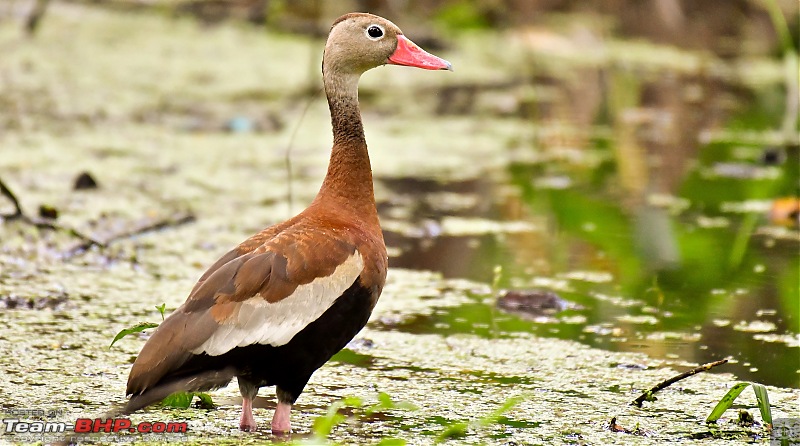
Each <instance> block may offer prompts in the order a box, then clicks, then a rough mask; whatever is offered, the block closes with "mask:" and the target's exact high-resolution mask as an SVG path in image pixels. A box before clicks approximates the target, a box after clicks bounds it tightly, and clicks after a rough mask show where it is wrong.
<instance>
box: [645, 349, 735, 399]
mask: <svg viewBox="0 0 800 446" xmlns="http://www.w3.org/2000/svg"><path fill="white" fill-rule="evenodd" d="M726 362H728V360H727V359H722V360H719V361H714V362H709V363H708V364H703V365H701V366H700V367H695V368H693V369H691V370H687V371H685V372H683V373H681V374H679V375H675V376H673V377H672V378H670V379H667V380H664V381H661V382H660V383H658V384H656V385H655V387H653V388H652V389H650V390H648V391H646V392H644V393H643V394H641V395H639V397H638V398H636V399H635V400H633V401H632V402H631V406H636V407H642V403H643V402H645V401H650V400H651V399H652V398H653V394H654V393H656V392H658V391H659V390H663V389H666V388H667V387H669V386H670V385H672V384H674V383H676V382H678V381H680V380H682V379H684V378H688V377H690V376H692V375H696V374H698V373H700V372H707V371H709V370H711V369H712V368H714V367H716V366H718V365H722V364H725V363H726Z"/></svg>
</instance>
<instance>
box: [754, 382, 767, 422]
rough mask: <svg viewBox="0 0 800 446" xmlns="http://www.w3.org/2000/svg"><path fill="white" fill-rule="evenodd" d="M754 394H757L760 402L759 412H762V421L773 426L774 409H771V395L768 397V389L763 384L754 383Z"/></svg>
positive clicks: (757, 399)
mask: <svg viewBox="0 0 800 446" xmlns="http://www.w3.org/2000/svg"><path fill="white" fill-rule="evenodd" d="M753 392H755V393H756V401H758V410H760V411H761V419H762V420H764V423H766V424H769V425H771V424H772V409H771V408H770V407H769V395H767V388H766V387H764V386H763V385H761V384H757V383H753Z"/></svg>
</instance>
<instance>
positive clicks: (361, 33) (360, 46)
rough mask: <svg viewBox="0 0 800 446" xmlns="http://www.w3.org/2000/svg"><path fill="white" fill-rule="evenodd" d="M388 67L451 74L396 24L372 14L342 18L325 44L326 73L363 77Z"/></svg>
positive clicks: (447, 66) (443, 64) (447, 68)
mask: <svg viewBox="0 0 800 446" xmlns="http://www.w3.org/2000/svg"><path fill="white" fill-rule="evenodd" d="M385 64H394V65H405V66H411V67H418V68H424V69H426V70H451V71H452V69H453V68H452V65H450V62H448V61H446V60H444V59H441V58H439V57H436V56H434V55H433V54H430V53H428V52H426V51H425V50H423V49H422V48H420V47H419V46H417V45H416V44H415V43H414V42H412V41H411V40H409V39H408V38H407V37H405V36H404V35H403V32H402V31H401V30H400V28H398V27H397V25H395V24H394V23H392V22H390V21H388V20H386V19H384V18H383V17H378V16H376V15H372V14H366V13H351V14H346V15H343V16H341V17H339V18H338V19H337V20H336V21H335V22H334V23H333V26H332V27H331V32H330V34H329V35H328V42H327V43H326V44H325V55H324V58H323V64H322V66H323V68H322V69H323V72H329V71H336V72H339V73H342V74H359V75H360V74H361V73H363V72H365V71H367V70H369V69H371V68H375V67H378V66H380V65H385Z"/></svg>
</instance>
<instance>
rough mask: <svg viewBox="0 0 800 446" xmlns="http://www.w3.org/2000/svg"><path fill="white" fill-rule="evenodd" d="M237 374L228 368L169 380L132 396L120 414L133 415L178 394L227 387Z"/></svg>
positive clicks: (231, 368)
mask: <svg viewBox="0 0 800 446" xmlns="http://www.w3.org/2000/svg"><path fill="white" fill-rule="evenodd" d="M235 374H236V371H235V369H234V368H233V367H228V368H225V369H222V370H209V371H205V372H200V373H197V374H194V375H190V376H185V377H181V378H176V379H172V380H168V381H166V382H164V383H163V384H158V385H157V386H155V387H153V388H151V389H148V390H146V391H144V392H143V393H141V394H138V395H133V396H131V399H130V400H128V403H127V404H126V405H125V407H123V408H122V410H121V411H120V412H119V413H120V414H121V415H128V414H131V413H133V412H136V411H137V410H139V409H142V408H144V407H147V406H149V405H151V404H155V403H157V402H159V401H161V400H163V399H164V398H166V397H168V396H170V395H172V394H173V393H177V392H206V391H209V390H214V389H219V388H221V387H225V386H227V385H228V383H229V382H231V379H233V377H234V376H235Z"/></svg>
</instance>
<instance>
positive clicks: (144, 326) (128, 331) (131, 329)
mask: <svg viewBox="0 0 800 446" xmlns="http://www.w3.org/2000/svg"><path fill="white" fill-rule="evenodd" d="M155 327H158V324H154V323H152V322H139V323H138V324H136V325H134V326H133V327H128V328H126V329H124V330H122V331H120V332H119V333H117V335H116V336H114V340H113V341H111V345H109V346H108V348H111V347H113V346H114V343H115V342H117V341H119V340H120V339H122V338H124V337H125V336H128V335H129V334H132V333H139V332H140V331H144V330H147V329H148V328H155Z"/></svg>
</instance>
